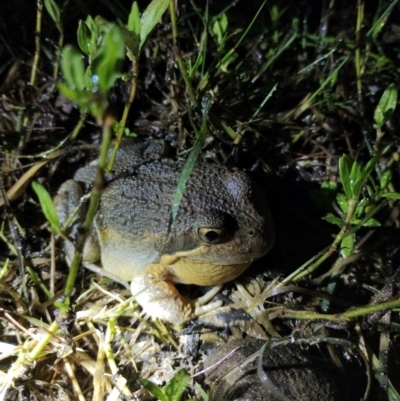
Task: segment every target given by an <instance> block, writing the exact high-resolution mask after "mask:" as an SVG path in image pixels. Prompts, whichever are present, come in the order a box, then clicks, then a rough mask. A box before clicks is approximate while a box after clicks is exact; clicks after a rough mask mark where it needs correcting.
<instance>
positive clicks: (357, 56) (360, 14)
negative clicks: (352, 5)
mask: <svg viewBox="0 0 400 401" xmlns="http://www.w3.org/2000/svg"><path fill="white" fill-rule="evenodd" d="M363 20H364V1H363V0H358V1H357V23H356V50H355V67H356V80H357V99H358V103H359V104H361V102H362V82H361V51H360V46H361V27H362V23H363Z"/></svg>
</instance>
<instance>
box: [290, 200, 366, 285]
mask: <svg viewBox="0 0 400 401" xmlns="http://www.w3.org/2000/svg"><path fill="white" fill-rule="evenodd" d="M357 203H358V200H357V199H350V200H349V207H348V211H347V215H346V219H345V222H344V224H343V227H342V228H341V230H340V232H339V233H338V235H337V236H336V238H335V240H334V241H333V243H332V245H331V246H330V248H329V249H328V251H327V252H325V253H324V254H323V255H322V256H321V257H320V258H318V259H317V260H316V261H315V262H314V263H313V264H312V265H310V267H308V268H307V269H306V270H304V271H302V272H300V273H298V274H296V275H295V276H293V277H292V278H291V281H298V280H300V279H301V278H303V277H304V276H307V275H308V274H311V273H312V272H313V271H314V270H315V269H317V268H318V267H319V266H320V265H321V264H322V263H323V262H324V261H325V260H326V259H328V258H329V257H330V256H331V255H332V254H333V253H334V252H336V250H337V248H338V246H339V245H340V243H341V242H342V240H343V238H344V237H345V236H346V233H347V230H348V229H349V225H350V221H351V218H352V217H353V214H354V211H355V209H356V206H357ZM285 282H287V281H286V280H285ZM282 285H283V284H282Z"/></svg>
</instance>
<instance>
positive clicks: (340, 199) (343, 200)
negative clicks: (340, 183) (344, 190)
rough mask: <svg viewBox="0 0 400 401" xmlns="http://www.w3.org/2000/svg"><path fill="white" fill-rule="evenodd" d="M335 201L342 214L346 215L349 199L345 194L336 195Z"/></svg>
mask: <svg viewBox="0 0 400 401" xmlns="http://www.w3.org/2000/svg"><path fill="white" fill-rule="evenodd" d="M336 201H337V203H338V205H339V207H340V209H341V210H342V212H343V213H347V211H348V210H349V198H348V197H347V196H346V195H345V194H341V193H338V194H337V195H336Z"/></svg>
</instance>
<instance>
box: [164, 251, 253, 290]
mask: <svg viewBox="0 0 400 401" xmlns="http://www.w3.org/2000/svg"><path fill="white" fill-rule="evenodd" d="M202 253H203V252H201V251H200V252H199V249H196V250H193V251H187V252H177V253H176V254H175V255H164V256H162V257H161V264H163V265H165V266H167V268H168V270H169V271H170V272H171V273H172V274H173V276H174V281H175V282H177V283H182V284H195V285H200V286H208V285H219V284H224V283H226V282H228V281H231V280H234V279H235V278H236V277H238V276H240V275H241V274H242V273H243V272H244V271H245V270H246V269H247V268H248V267H249V266H250V264H251V262H252V260H250V261H246V262H242V263H229V262H226V263H224V261H223V260H218V261H207V260H201V259H200V258H199V259H196V255H200V254H202Z"/></svg>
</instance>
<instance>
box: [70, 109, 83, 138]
mask: <svg viewBox="0 0 400 401" xmlns="http://www.w3.org/2000/svg"><path fill="white" fill-rule="evenodd" d="M86 117H87V112H82V114H81V117H80V119H79V121H78V123H77V124H76V126H75V128H74V130H73V131H72V133H71V139H76V137H77V136H78V134H79V131H80V130H81V128H82V127H83V124H84V123H85V121H86Z"/></svg>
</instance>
